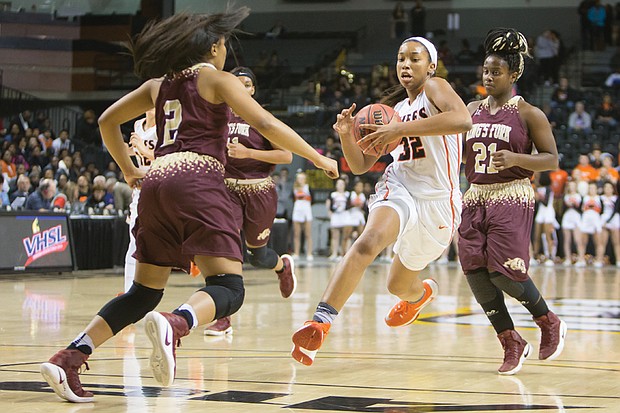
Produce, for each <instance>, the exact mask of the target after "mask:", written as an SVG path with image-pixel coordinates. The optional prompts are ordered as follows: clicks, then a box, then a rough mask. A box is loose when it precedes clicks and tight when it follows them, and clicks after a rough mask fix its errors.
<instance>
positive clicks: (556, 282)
mask: <svg viewBox="0 0 620 413" xmlns="http://www.w3.org/2000/svg"><path fill="white" fill-rule="evenodd" d="M333 265H334V264H332V263H329V262H327V261H324V260H316V261H315V262H313V263H312V264H311V265H308V264H305V263H304V262H299V263H298V268H297V275H298V278H299V285H298V289H297V292H296V294H295V295H294V296H293V297H292V298H291V299H288V300H284V299H282V298H281V297H280V293H279V290H278V285H277V279H276V277H275V275H274V274H273V273H271V272H269V271H262V270H253V269H250V268H248V269H247V270H246V271H245V277H246V288H247V292H246V302H245V304H244V306H243V308H242V309H241V310H240V312H239V313H238V314H236V315H235V316H233V326H234V334H233V335H232V336H227V337H220V338H212V337H205V336H204V335H203V333H202V329H197V330H196V331H194V332H193V333H192V334H191V335H190V336H189V337H186V338H184V339H183V342H182V346H181V347H180V348H179V349H178V351H177V361H178V363H177V378H176V381H175V383H174V384H173V386H172V387H170V388H165V389H162V388H160V387H158V386H157V384H156V382H155V381H154V379H153V378H152V376H151V371H150V368H149V366H148V358H149V355H150V347H149V345H148V344H149V342H148V339H147V338H146V336H145V334H144V332H143V324H142V322H139V323H138V324H136V325H135V326H130V327H128V328H126V329H125V330H124V331H122V332H121V333H120V334H119V335H118V336H116V337H114V338H113V339H112V340H110V341H109V342H108V343H106V344H104V345H103V346H102V347H101V348H99V349H98V350H97V351H96V352H95V354H94V355H93V356H92V357H91V359H90V360H89V365H90V370H89V371H85V372H84V373H83V374H82V375H81V380H82V383H83V384H84V387H85V388H86V389H88V390H90V391H92V392H93V393H94V394H95V402H94V403H87V404H71V403H68V402H63V401H61V400H60V399H58V398H57V397H56V395H55V394H54V393H53V392H52V390H51V389H50V388H49V387H48V386H47V384H46V383H45V382H44V381H43V379H42V377H41V375H40V374H39V365H40V363H41V362H43V361H46V360H47V359H48V358H49V357H50V356H51V355H52V354H54V352H55V351H56V350H58V349H60V348H62V347H64V346H66V345H67V344H68V342H69V341H71V340H72V339H73V338H74V337H75V336H76V335H77V333H79V332H80V331H81V329H82V328H83V327H84V326H85V325H86V324H87V323H88V321H89V320H90V319H91V317H92V316H93V315H94V314H95V313H96V312H97V311H98V310H99V308H100V307H101V306H102V305H103V304H104V303H105V302H106V301H107V300H108V299H110V298H111V297H113V296H115V295H116V294H117V293H118V292H119V291H120V290H121V289H122V285H123V281H122V275H121V274H118V273H115V272H114V271H112V270H109V271H90V272H75V273H73V274H62V275H58V274H43V275H42V274H38V275H21V276H6V275H5V276H0V302H1V303H2V304H1V305H2V309H3V313H2V316H0V407H2V408H3V411H2V413H5V412H6V413H8V412H28V413H35V412H45V413H56V412H131V413H134V412H166V413H177V412H179V413H180V412H183V413H191V412H239V413H241V412H243V413H248V412H260V413H268V412H299V413H306V412H308V413H312V412H326V413H328V412H381V413H419V412H490V411H507V412H531V411H534V412H575V413H585V412H596V413H599V412H600V413H603V412H605V413H607V412H609V413H612V412H614V413H615V412H620V269H616V268H615V267H605V268H602V269H593V268H568V269H566V268H564V267H560V266H556V267H555V268H548V267H535V268H533V269H532V275H533V278H534V280H535V282H536V283H537V284H538V286H539V287H540V289H541V291H542V292H543V294H544V296H545V297H546V298H547V300H548V302H549V304H550V306H551V307H552V309H553V310H554V311H555V312H556V313H557V314H558V315H560V317H562V318H563V319H564V320H565V321H566V322H567V324H568V327H569V331H568V336H567V341H566V347H565V349H564V352H563V353H562V355H561V356H560V357H559V358H558V359H556V360H554V361H548V362H543V361H539V360H538V359H537V354H538V341H539V333H538V329H537V328H535V324H534V322H533V321H532V320H531V319H530V318H529V317H528V315H527V314H526V312H525V310H524V309H523V308H522V307H521V306H520V305H519V304H518V303H516V302H515V301H514V300H512V299H507V302H508V303H509V307H510V309H511V311H512V313H513V314H514V316H515V317H514V318H515V323H516V325H517V329H518V331H519V332H520V333H521V335H522V336H523V337H524V338H525V339H526V340H528V341H529V342H530V343H532V344H533V345H534V349H535V354H534V355H533V356H532V357H531V358H530V359H528V360H527V361H526V363H525V365H524V367H523V369H522V370H521V372H519V373H518V374H517V375H515V376H510V377H505V376H499V375H498V374H497V371H496V370H497V368H498V367H499V366H500V364H501V361H502V350H501V346H500V344H499V342H498V340H497V339H496V337H495V334H494V332H493V330H492V328H491V327H490V326H489V324H488V321H487V320H486V317H485V316H484V314H483V313H482V311H481V310H480V308H479V306H478V305H477V303H476V302H475V301H474V299H473V298H472V294H471V292H470V291H469V288H468V286H467V284H466V282H465V280H464V277H463V275H462V273H461V271H460V269H459V267H458V266H456V265H455V264H454V263H452V264H449V265H433V266H431V267H429V268H428V269H427V270H426V271H425V272H424V277H433V278H435V279H436V280H437V282H438V283H439V286H440V295H439V297H438V298H437V299H436V300H435V301H434V302H433V303H432V304H431V305H430V306H429V307H427V308H426V309H425V311H424V313H423V314H422V316H421V318H420V319H419V320H418V321H416V322H415V323H414V324H412V325H410V326H408V327H403V328H399V329H391V328H389V327H387V326H386V325H385V324H384V322H383V317H384V316H385V314H386V313H387V311H388V310H389V308H390V307H391V306H392V305H393V304H394V303H395V302H396V299H395V297H393V296H390V294H389V293H387V290H386V288H385V279H386V276H387V270H388V265H387V264H380V263H377V264H375V265H373V266H371V267H370V268H369V270H368V271H367V273H366V276H365V278H364V280H363V282H362V284H361V285H360V286H359V288H358V290H357V291H356V293H355V295H354V296H352V297H351V299H350V300H349V302H348V303H347V306H346V307H345V309H344V311H342V313H341V315H340V316H339V317H338V319H337V320H336V322H335V324H334V325H333V327H332V330H331V332H330V335H329V337H328V339H327V341H326V343H325V345H324V346H323V349H322V350H321V351H320V352H319V354H318V355H317V358H316V360H315V363H314V365H313V366H311V367H306V366H303V365H301V364H298V363H296V362H295V361H294V360H293V359H292V358H290V356H289V351H290V349H291V334H292V333H293V331H294V330H295V329H297V328H298V327H299V326H301V325H302V324H303V322H304V321H305V320H306V319H308V318H309V317H311V315H312V312H313V310H314V307H315V306H316V304H317V303H318V301H319V299H320V297H321V294H322V292H323V289H324V287H325V285H326V283H327V279H328V277H329V275H330V272H331V270H332V269H333ZM200 285H201V282H200V281H199V280H196V279H193V278H191V277H189V276H187V275H185V274H181V273H175V274H173V275H172V276H171V279H170V283H169V286H168V288H167V289H166V294H165V296H164V299H163V301H162V303H161V304H160V306H159V307H158V309H159V310H162V311H170V310H172V309H173V308H175V307H176V306H177V305H179V304H181V303H182V302H183V301H184V299H185V298H186V297H188V296H189V295H190V294H191V293H192V292H193V291H194V290H196V289H197V288H199V286H200Z"/></svg>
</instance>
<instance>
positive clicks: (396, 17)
mask: <svg viewBox="0 0 620 413" xmlns="http://www.w3.org/2000/svg"><path fill="white" fill-rule="evenodd" d="M407 22H408V19H407V13H406V12H405V6H403V2H402V1H399V2H397V3H396V5H395V6H394V8H393V9H392V21H391V23H392V24H391V30H390V38H392V39H403V38H404V37H405V36H406V34H407Z"/></svg>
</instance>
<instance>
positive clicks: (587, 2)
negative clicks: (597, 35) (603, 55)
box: [577, 0, 594, 50]
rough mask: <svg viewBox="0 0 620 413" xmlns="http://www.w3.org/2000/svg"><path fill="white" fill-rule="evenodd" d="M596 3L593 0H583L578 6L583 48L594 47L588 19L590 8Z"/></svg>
mask: <svg viewBox="0 0 620 413" xmlns="http://www.w3.org/2000/svg"><path fill="white" fill-rule="evenodd" d="M593 4H594V1H593V0H581V2H580V3H579V6H578V7H577V13H578V14H579V26H580V28H581V48H582V49H583V50H590V49H591V48H592V33H591V28H590V19H588V10H589V9H590V7H592V5H593Z"/></svg>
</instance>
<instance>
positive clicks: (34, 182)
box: [28, 166, 41, 192]
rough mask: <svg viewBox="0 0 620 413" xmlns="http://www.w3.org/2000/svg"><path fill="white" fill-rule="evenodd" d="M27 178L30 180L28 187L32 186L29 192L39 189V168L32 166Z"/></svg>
mask: <svg viewBox="0 0 620 413" xmlns="http://www.w3.org/2000/svg"><path fill="white" fill-rule="evenodd" d="M28 178H29V179H30V185H31V186H32V189H31V191H30V192H32V191H34V190H35V189H37V188H38V187H39V182H40V180H41V168H40V167H38V166H33V167H32V168H30V172H29V173H28Z"/></svg>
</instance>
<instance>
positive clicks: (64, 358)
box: [41, 349, 93, 403]
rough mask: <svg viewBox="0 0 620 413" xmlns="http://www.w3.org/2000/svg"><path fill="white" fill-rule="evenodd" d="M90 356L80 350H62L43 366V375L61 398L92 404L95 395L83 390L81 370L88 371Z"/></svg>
mask: <svg viewBox="0 0 620 413" xmlns="http://www.w3.org/2000/svg"><path fill="white" fill-rule="evenodd" d="M86 360H88V355H86V354H84V353H82V352H81V351H80V350H69V349H64V350H60V351H59V352H58V353H56V354H54V355H53V356H52V358H51V359H49V361H48V362H47V363H43V364H41V375H43V378H44V379H45V381H46V382H47V384H49V385H50V387H51V388H52V390H54V392H55V393H56V394H57V395H58V396H59V397H61V398H63V399H65V400H67V401H70V402H73V403H90V402H92V401H93V394H92V393H91V392H89V391H86V390H84V389H83V388H82V383H80V378H79V376H78V375H79V374H80V369H81V368H82V365H85V366H86V370H88V363H86Z"/></svg>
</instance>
